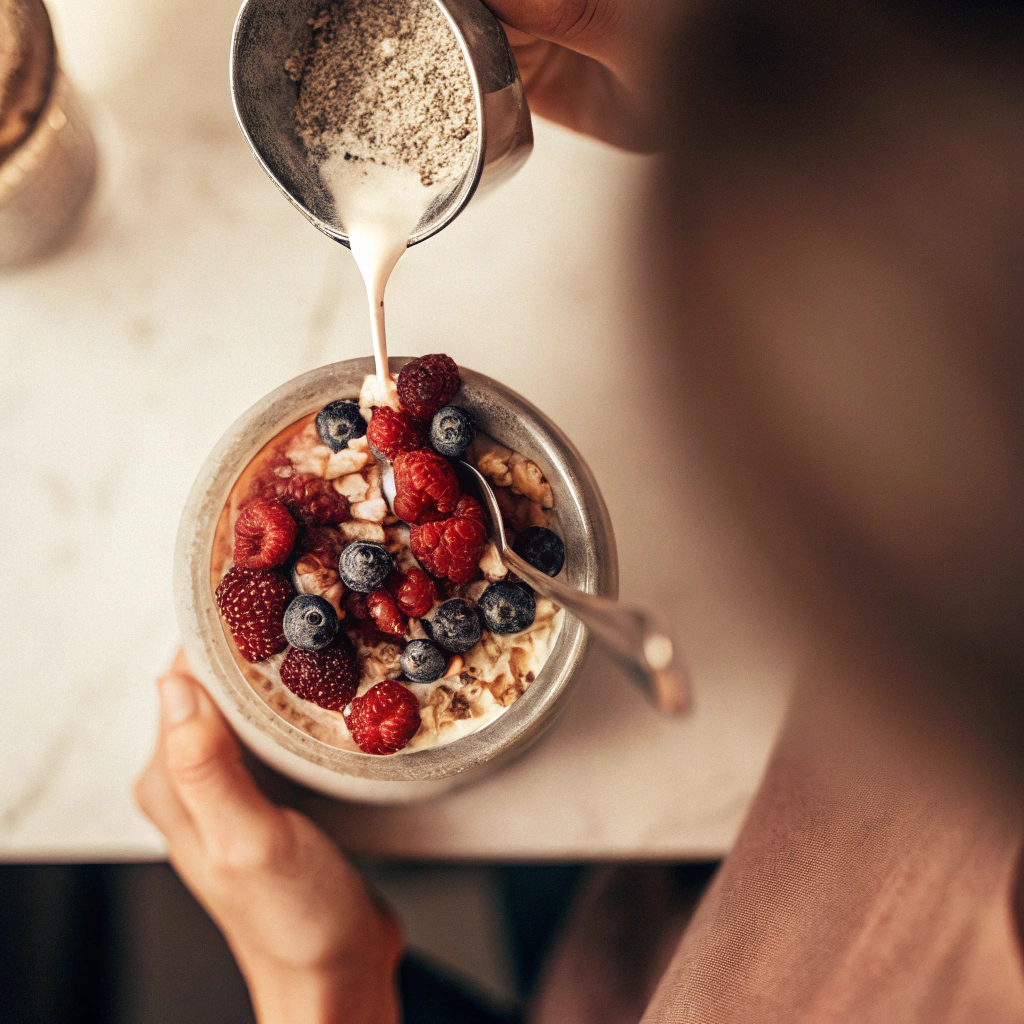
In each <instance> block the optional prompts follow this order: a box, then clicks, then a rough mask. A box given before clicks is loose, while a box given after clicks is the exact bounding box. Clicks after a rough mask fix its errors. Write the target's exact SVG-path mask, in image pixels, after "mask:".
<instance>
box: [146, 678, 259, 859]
mask: <svg viewBox="0 0 1024 1024" xmlns="http://www.w3.org/2000/svg"><path fill="white" fill-rule="evenodd" d="M159 686H160V704H161V715H162V722H161V730H162V733H163V742H164V750H165V763H166V768H167V775H168V778H169V780H170V783H171V786H172V787H173V788H174V790H175V792H176V793H177V795H178V798H179V799H180V800H181V802H182V804H183V805H184V807H185V809H186V810H187V811H188V813H189V815H190V817H191V818H192V820H193V823H194V824H195V827H196V831H197V832H198V833H199V836H200V839H201V840H202V841H203V842H204V844H205V845H207V846H208V847H215V848H219V849H220V851H221V853H222V854H223V855H224V856H228V857H230V851H231V850H233V849H237V848H238V847H239V844H240V843H241V844H247V843H250V842H252V841H255V842H261V841H262V840H263V839H264V838H265V836H266V833H267V829H268V828H272V827H273V826H274V825H275V824H276V823H277V818H278V815H279V811H278V809H277V808H276V807H275V806H274V805H273V804H272V803H271V802H270V801H269V800H268V799H267V798H266V797H265V796H264V795H263V793H262V792H260V790H259V788H258V787H257V785H256V783H255V782H254V781H253V778H252V776H251V775H250V774H249V772H248V771H247V770H246V768H245V766H244V765H243V764H242V753H241V748H240V747H239V745H238V741H237V740H236V739H235V737H234V734H233V733H232V732H231V729H230V728H229V726H228V723H227V722H226V721H225V719H224V716H223V715H222V714H221V713H220V710H219V709H218V708H217V706H216V705H215V704H214V703H213V701H212V700H211V699H210V697H209V696H208V695H207V693H206V691H205V690H203V688H202V687H201V686H200V685H199V683H198V682H197V681H196V680H195V679H193V678H192V677H191V676H189V675H186V674H183V673H180V672H172V673H171V674H170V675H168V676H166V677H164V678H163V679H161V680H160V684H159Z"/></svg>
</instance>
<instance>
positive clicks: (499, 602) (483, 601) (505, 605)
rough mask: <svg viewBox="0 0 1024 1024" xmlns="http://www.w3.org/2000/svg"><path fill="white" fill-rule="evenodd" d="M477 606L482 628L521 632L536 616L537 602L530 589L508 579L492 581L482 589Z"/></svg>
mask: <svg viewBox="0 0 1024 1024" xmlns="http://www.w3.org/2000/svg"><path fill="white" fill-rule="evenodd" d="M478 607H479V609H480V616H481V618H483V620H484V628H486V629H489V630H490V631H491V632H492V633H501V634H509V633H522V631H523V630H524V629H529V628H530V627H531V626H532V625H533V620H534V619H535V618H536V617H537V602H536V601H535V600H534V597H533V593H532V591H530V590H528V589H527V588H526V587H524V586H523V585H522V584H521V583H511V582H509V581H508V580H502V581H501V582H500V583H492V584H491V585H490V586H489V587H488V588H487V589H486V590H485V591H484V593H483V597H481V598H480V603H479V606H478Z"/></svg>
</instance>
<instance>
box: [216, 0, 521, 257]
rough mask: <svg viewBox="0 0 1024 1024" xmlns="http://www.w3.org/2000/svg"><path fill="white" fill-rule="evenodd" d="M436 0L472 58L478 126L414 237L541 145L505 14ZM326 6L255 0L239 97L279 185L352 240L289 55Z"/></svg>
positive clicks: (248, 10)
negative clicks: (288, 66) (310, 152)
mask: <svg viewBox="0 0 1024 1024" xmlns="http://www.w3.org/2000/svg"><path fill="white" fill-rule="evenodd" d="M434 2H435V3H436V4H437V5H438V7H440V8H441V11H442V12H443V13H444V16H445V17H446V18H447V19H448V23H449V24H450V25H451V27H452V31H453V32H454V33H455V37H456V39H457V40H458V42H459V46H460V47H461V48H462V52H463V55H464V56H465V58H466V63H467V65H468V67H469V74H470V78H471V80H472V82H473V93H474V97H475V99H476V114H477V121H478V125H479V131H478V133H477V145H476V151H475V152H474V154H473V160H472V162H471V163H470V165H469V167H468V169H467V170H466V172H465V174H464V175H463V176H462V178H461V180H460V181H459V182H458V183H457V184H456V185H454V186H453V187H452V188H451V189H449V190H448V191H447V192H446V193H444V194H443V195H441V196H439V197H438V198H437V200H435V201H434V203H433V204H432V205H431V207H430V209H429V210H428V211H427V212H426V213H425V214H424V216H423V219H422V220H421V221H420V223H419V224H418V225H417V227H416V229H415V230H414V231H413V233H412V234H411V235H410V237H409V244H410V245H415V244H416V243H417V242H422V241H423V240H424V239H426V238H429V237H430V236H431V235H434V234H436V233H437V232H438V231H440V230H441V229H442V228H443V227H445V226H446V225H447V224H450V223H451V222H452V221H453V220H454V219H455V218H456V217H457V216H458V215H459V214H460V213H461V212H462V211H463V210H464V209H465V208H466V204H467V203H468V202H469V201H470V199H472V198H473V195H474V194H475V193H476V192H477V191H478V190H480V191H487V190H489V189H490V188H492V187H493V186H494V185H497V184H499V183H500V182H502V181H504V180H505V179H506V178H509V177H511V176H512V175H513V174H514V173H515V172H516V171H517V170H518V169H519V168H520V167H521V166H522V165H523V164H524V163H525V162H526V160H527V158H528V157H529V155H530V153H531V152H532V150H533V123H532V121H531V119H530V108H529V106H528V105H527V102H526V92H525V90H524V89H523V83H522V81H521V80H520V78H519V69H518V68H517V67H516V62H515V58H514V57H513V56H512V50H511V48H510V47H509V44H508V39H507V38H506V37H505V30H504V29H503V28H502V27H501V23H500V22H499V21H498V19H497V18H495V16H494V15H493V14H492V13H491V12H490V10H488V8H487V7H486V6H484V4H483V3H481V2H480V0H434ZM323 6H324V4H323V0H246V2H245V3H244V4H243V5H242V9H241V10H240V11H239V13H238V20H237V21H236V23H235V31H234V35H233V37H232V40H231V97H232V102H233V103H234V106H235V115H236V117H237V118H238V123H239V125H241V128H242V132H243V133H244V134H245V137H246V139H247V140H248V143H249V145H250V147H251V148H252V151H253V152H254V153H255V154H256V158H257V160H259V162H260V164H261V165H262V167H263V169H264V170H265V171H266V172H267V174H269V175H270V177H271V178H272V179H273V180H274V182H275V184H276V185H277V187H278V188H280V189H281V191H282V192H283V193H284V194H285V196H287V198H288V199H289V200H291V202H292V203H293V204H294V205H295V206H296V207H297V208H298V210H299V211H300V212H301V213H302V214H303V215H304V216H305V217H306V218H307V219H308V220H309V221H310V222H311V223H312V224H313V226H314V227H316V228H319V229H320V230H321V231H322V232H324V234H326V235H329V236H330V237H331V238H334V239H336V240H337V241H339V242H341V243H342V244H343V245H348V244H349V243H348V233H347V232H346V230H345V225H344V224H342V222H341V219H340V218H339V216H338V213H337V211H336V210H335V208H334V200H333V199H332V198H331V196H330V193H329V192H328V191H327V189H326V188H325V187H324V184H323V182H322V181H321V180H320V173H319V171H318V169H317V166H316V164H315V163H314V162H312V161H311V160H310V159H309V157H308V156H307V154H306V150H305V148H304V146H303V144H302V141H301V139H299V137H298V135H297V134H296V132H295V103H296V100H297V99H298V94H299V87H298V85H297V84H296V83H295V82H292V81H291V80H290V79H289V78H288V76H287V75H286V74H285V73H284V65H285V61H286V60H287V59H288V57H290V56H291V54H292V53H294V52H295V50H298V49H301V48H302V47H303V45H304V42H305V39H306V36H307V35H308V33H309V28H308V25H307V21H308V20H309V19H310V18H312V17H315V16H316V14H317V13H318V12H319V11H320V10H322V9H323Z"/></svg>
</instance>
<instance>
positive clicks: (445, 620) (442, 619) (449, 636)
mask: <svg viewBox="0 0 1024 1024" xmlns="http://www.w3.org/2000/svg"><path fill="white" fill-rule="evenodd" d="M420 621H421V622H423V623H425V628H426V630H427V632H428V633H429V634H430V636H431V638H432V639H433V641H434V643H436V644H437V645H438V646H439V647H443V648H444V649H445V650H446V651H451V652H452V653H453V654H465V653H466V651H468V650H470V649H471V648H473V647H476V645H477V644H478V643H480V638H481V637H482V636H483V635H484V631H483V628H482V627H481V625H480V616H479V615H477V613H476V609H475V608H474V607H473V606H472V605H471V604H470V603H469V602H468V601H463V600H461V599H460V598H455V599H454V600H452V601H445V603H444V604H443V605H441V607H440V608H438V609H437V611H436V612H434V614H433V615H431V616H430V618H429V619H421V620H420Z"/></svg>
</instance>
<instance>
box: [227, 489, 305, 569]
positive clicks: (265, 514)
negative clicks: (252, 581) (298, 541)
mask: <svg viewBox="0 0 1024 1024" xmlns="http://www.w3.org/2000/svg"><path fill="white" fill-rule="evenodd" d="M298 532H299V528H298V527H297V526H296V525H295V520H294V519H292V517H291V514H290V513H289V512H288V509H286V508H285V507H284V505H282V504H281V502H279V501H278V500H276V499H270V500H268V499H266V498H257V499H256V500H255V501H251V502H249V504H248V505H246V506H245V508H243V509H242V511H241V514H240V515H239V516H238V519H237V520H235V555H234V558H235V565H240V566H241V567H242V568H243V569H273V568H275V567H277V566H279V565H283V564H284V563H285V562H286V561H287V559H288V556H289V555H290V554H291V553H292V548H293V547H294V545H295V535H296V534H297V533H298Z"/></svg>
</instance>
